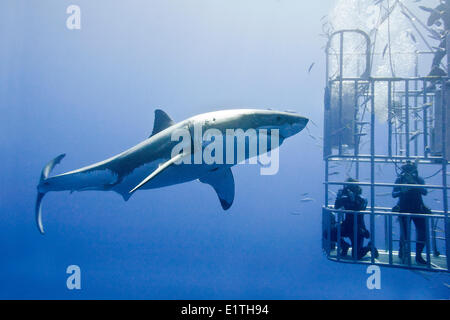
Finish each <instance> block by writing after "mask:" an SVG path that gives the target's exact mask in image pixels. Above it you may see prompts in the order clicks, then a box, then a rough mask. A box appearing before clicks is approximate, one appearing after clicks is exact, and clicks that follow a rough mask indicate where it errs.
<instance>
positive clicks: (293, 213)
mask: <svg viewBox="0 0 450 320" xmlns="http://www.w3.org/2000/svg"><path fill="white" fill-rule="evenodd" d="M291 215H293V216H300V215H301V213H300V212H291Z"/></svg>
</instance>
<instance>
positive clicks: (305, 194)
mask: <svg viewBox="0 0 450 320" xmlns="http://www.w3.org/2000/svg"><path fill="white" fill-rule="evenodd" d="M308 194H309V193H308V192H305V193H302V194H301V196H302V197H304V196H307V195H308Z"/></svg>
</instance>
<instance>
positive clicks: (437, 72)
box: [427, 0, 450, 76]
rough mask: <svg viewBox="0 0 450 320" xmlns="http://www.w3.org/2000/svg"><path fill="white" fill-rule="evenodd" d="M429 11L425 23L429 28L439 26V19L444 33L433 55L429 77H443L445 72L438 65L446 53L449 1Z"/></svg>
mask: <svg viewBox="0 0 450 320" xmlns="http://www.w3.org/2000/svg"><path fill="white" fill-rule="evenodd" d="M429 10H430V12H431V13H430V16H429V17H428V21H427V25H428V26H429V27H431V26H432V25H434V24H440V23H441V22H439V20H441V19H442V22H443V24H444V31H443V32H442V34H441V43H440V44H439V48H438V50H437V51H436V53H435V54H434V57H433V63H432V65H431V71H430V73H429V76H445V75H446V72H445V71H444V70H442V69H441V68H440V67H439V65H440V64H441V61H442V58H444V56H445V55H446V53H447V44H446V38H447V34H448V33H449V32H450V0H448V1H441V3H440V4H439V5H438V6H437V7H436V8H434V9H429Z"/></svg>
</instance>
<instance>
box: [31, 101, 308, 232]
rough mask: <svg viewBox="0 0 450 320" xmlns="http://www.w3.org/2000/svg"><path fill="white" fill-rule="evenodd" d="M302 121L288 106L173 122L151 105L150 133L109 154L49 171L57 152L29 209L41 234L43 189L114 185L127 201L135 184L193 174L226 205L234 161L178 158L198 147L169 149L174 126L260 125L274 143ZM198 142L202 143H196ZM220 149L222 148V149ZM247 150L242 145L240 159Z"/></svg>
mask: <svg viewBox="0 0 450 320" xmlns="http://www.w3.org/2000/svg"><path fill="white" fill-rule="evenodd" d="M307 123H308V119H307V118H305V117H302V116H300V115H298V114H296V113H294V112H290V111H286V112H281V111H274V110H258V109H234V110H221V111H215V112H209V113H204V114H200V115H196V116H194V117H191V118H188V119H186V120H184V121H181V122H179V123H175V122H174V121H173V120H172V119H171V118H170V117H169V116H168V115H167V114H166V113H165V112H164V111H162V110H159V109H157V110H156V111H155V119H154V125H153V132H152V134H151V135H150V136H149V137H148V138H147V139H146V140H144V141H142V142H141V143H139V144H137V145H135V146H134V147H132V148H130V149H128V150H126V151H124V152H122V153H120V154H118V155H116V156H113V157H111V158H109V159H106V160H103V161H100V162H97V163H94V164H92V165H89V166H86V167H83V168H80V169H77V170H73V171H69V172H66V173H62V174H58V175H54V176H51V177H50V176H49V175H50V173H51V171H52V169H53V168H54V167H55V166H56V165H57V164H58V163H59V162H60V161H61V160H62V159H63V158H64V156H65V154H61V155H59V156H57V157H56V158H54V159H53V160H51V161H50V162H49V163H48V164H47V165H46V166H45V167H44V169H43V170H42V173H41V177H40V181H39V184H38V186H37V189H38V196H37V200H36V208H35V214H36V223H37V226H38V229H39V231H40V232H41V233H42V234H44V227H43V223H42V199H43V197H44V195H45V194H46V193H47V192H49V191H66V190H67V191H71V192H73V191H84V190H103V191H115V192H117V193H118V194H120V195H121V196H122V197H123V199H124V200H125V201H127V200H128V199H129V198H130V196H131V195H132V194H133V193H134V192H135V191H137V190H138V189H154V188H161V187H165V186H170V185H175V184H179V183H184V182H188V181H193V180H197V179H198V180H200V181H201V182H203V183H206V184H209V185H211V186H212V187H213V188H214V190H215V191H216V193H217V195H218V197H219V200H220V203H221V205H222V208H223V209H224V210H227V209H228V208H230V206H231V204H232V203H233V200H234V192H235V191H234V178H233V174H232V172H231V167H232V166H233V165H235V164H236V163H225V162H224V163H222V164H218V163H213V164H205V163H201V164H194V161H192V162H191V164H187V163H179V162H180V161H182V160H183V159H186V157H193V155H194V154H195V152H197V151H198V150H197V151H196V150H194V149H195V147H194V145H195V143H192V147H191V148H190V149H189V151H187V152H186V151H183V152H180V153H178V154H176V155H173V149H174V147H175V146H176V145H177V144H179V141H173V140H174V139H173V137H172V136H173V134H174V132H176V131H177V130H179V131H181V130H185V132H186V131H188V132H190V133H192V136H195V133H194V130H195V128H199V127H201V128H202V129H203V131H206V130H208V129H216V130H219V131H220V132H221V133H222V134H223V135H224V136H225V135H226V130H229V129H234V130H237V129H241V130H243V131H247V130H249V129H253V130H256V132H257V134H259V132H261V130H262V129H265V130H266V132H267V130H273V129H277V130H278V133H279V143H278V144H277V145H276V146H279V145H281V143H282V142H283V141H284V140H285V139H286V138H288V137H291V136H293V135H295V134H297V133H298V132H300V131H301V130H303V128H304V127H305V126H306V124H307ZM270 146H271V145H268V146H267V150H266V151H267V152H268V151H270V149H271V147H270ZM204 147H205V145H204V144H203V145H202V146H201V148H204ZM258 149H259V148H258ZM200 151H201V150H200ZM259 151H260V150H258V153H259ZM224 152H225V153H226V150H225V149H224ZM225 156H226V155H225ZM250 156H251V155H250V154H249V152H248V150H246V152H245V159H248V158H249V157H250Z"/></svg>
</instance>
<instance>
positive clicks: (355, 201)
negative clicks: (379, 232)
mask: <svg viewBox="0 0 450 320" xmlns="http://www.w3.org/2000/svg"><path fill="white" fill-rule="evenodd" d="M346 182H358V181H357V180H354V179H351V178H349V179H347V180H346ZM361 193H362V190H361V188H360V187H359V186H358V185H346V186H345V187H344V188H342V189H341V190H339V192H338V195H337V197H336V202H335V204H334V208H335V209H342V208H343V209H345V210H352V211H362V210H365V209H366V207H367V200H366V199H364V198H362V197H361ZM355 214H356V215H357V217H356V221H357V222H356V223H357V227H356V246H355V243H354V241H355V235H354V221H355V220H354V219H355V217H354V215H355ZM341 237H347V238H349V239H350V241H351V246H352V248H355V247H356V248H357V249H356V251H357V255H356V257H357V259H358V260H359V259H361V258H363V257H364V256H365V255H366V254H367V253H368V252H369V251H370V250H371V243H370V242H369V244H368V245H367V246H364V238H370V233H369V231H368V230H367V229H366V225H365V223H364V215H362V214H357V213H346V214H345V219H344V221H343V222H342V224H341ZM349 247H350V245H349V244H348V243H347V242H346V241H344V240H342V241H341V248H342V253H341V255H342V256H345V255H347V251H348V249H349ZM372 254H373V255H374V256H375V258H378V251H377V250H376V249H375V250H374V252H372Z"/></svg>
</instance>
